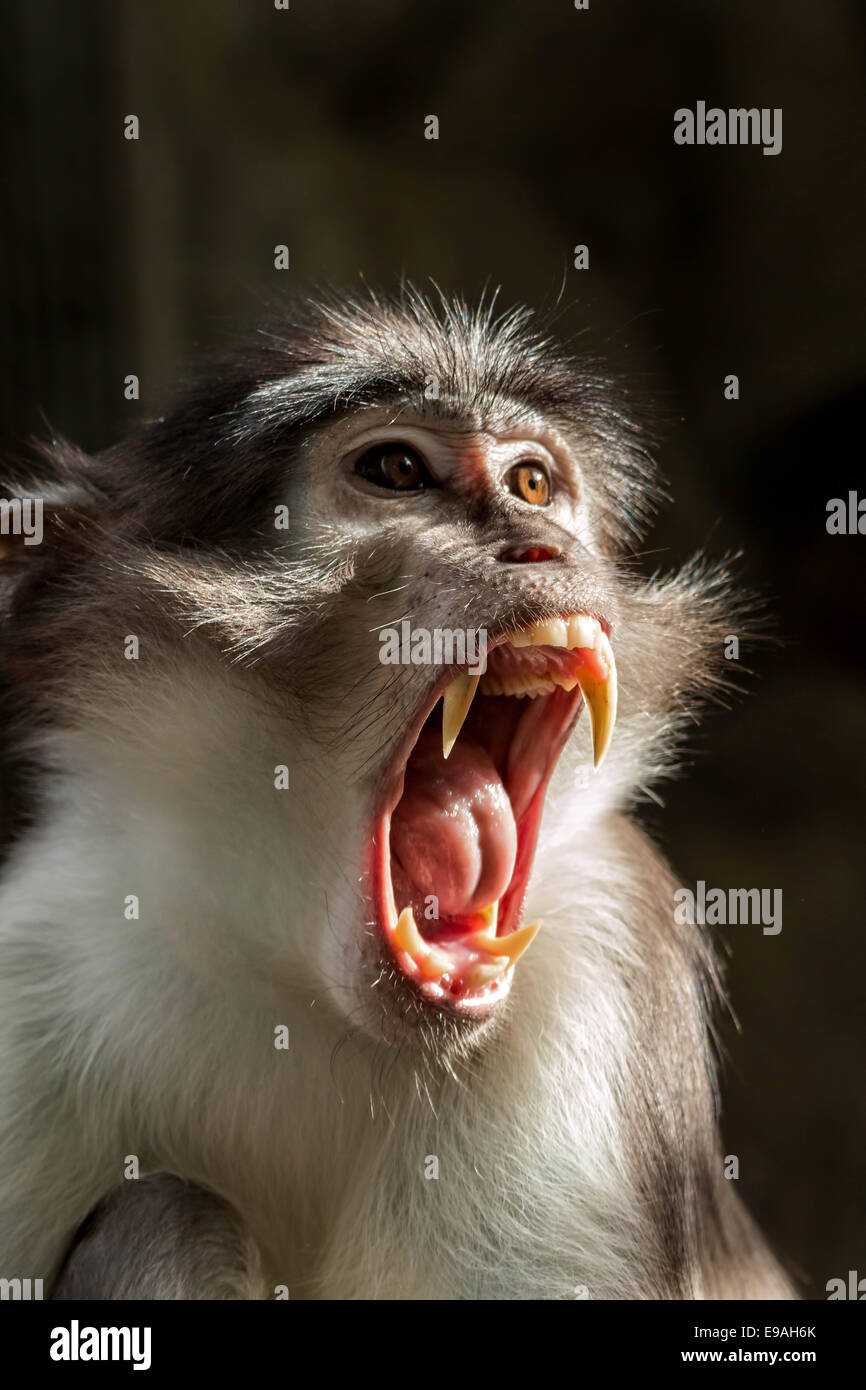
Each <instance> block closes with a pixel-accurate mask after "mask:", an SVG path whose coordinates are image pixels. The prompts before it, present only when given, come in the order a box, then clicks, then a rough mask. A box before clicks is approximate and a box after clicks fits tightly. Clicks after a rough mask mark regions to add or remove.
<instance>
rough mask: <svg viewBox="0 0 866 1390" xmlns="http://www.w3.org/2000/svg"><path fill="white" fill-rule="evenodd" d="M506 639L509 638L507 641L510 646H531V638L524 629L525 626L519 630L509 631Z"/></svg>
mask: <svg viewBox="0 0 866 1390" xmlns="http://www.w3.org/2000/svg"><path fill="white" fill-rule="evenodd" d="M508 640H509V642H510V643H511V645H512V647H531V646H532V638H531V637H530V635H529V633H528V632H527V631H526V628H525V627H523V628H521V629H520V631H519V632H512V633H509V636H508Z"/></svg>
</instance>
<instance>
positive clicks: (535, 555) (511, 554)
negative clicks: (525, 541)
mask: <svg viewBox="0 0 866 1390" xmlns="http://www.w3.org/2000/svg"><path fill="white" fill-rule="evenodd" d="M561 554H562V551H561V550H559V549H558V548H557V547H556V546H555V545H512V546H509V548H508V549H507V550H503V552H502V554H501V555H500V556H499V559H500V560H501V561H502V562H503V563H504V564H506V565H538V564H540V563H541V562H542V561H543V560H555V559H556V558H557V556H559V555H561Z"/></svg>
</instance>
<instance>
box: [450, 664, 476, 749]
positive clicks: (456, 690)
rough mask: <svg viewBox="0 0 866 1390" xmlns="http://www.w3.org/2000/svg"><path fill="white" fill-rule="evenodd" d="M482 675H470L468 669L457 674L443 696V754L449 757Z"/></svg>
mask: <svg viewBox="0 0 866 1390" xmlns="http://www.w3.org/2000/svg"><path fill="white" fill-rule="evenodd" d="M480 679H481V677H480V675H479V676H470V675H469V672H468V671H464V672H462V673H461V674H460V675H459V676H455V677H454V679H453V681H452V682H451V684H450V685H449V687H448V689H447V690H446V691H445V694H444V695H443V696H442V756H443V758H447V757H448V754H449V753H450V752H451V749H452V748H453V747H454V745H455V743H456V742H457V735H458V734H459V733H460V730H461V729H462V728H463V721H464V720H465V718H466V716H467V714H468V713H469V708H470V706H471V704H472V701H473V700H474V698H475V692H476V690H477V689H478V682H479V681H480Z"/></svg>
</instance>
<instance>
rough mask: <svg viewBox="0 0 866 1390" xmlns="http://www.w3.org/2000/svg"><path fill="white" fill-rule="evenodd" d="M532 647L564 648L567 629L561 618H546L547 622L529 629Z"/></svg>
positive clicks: (566, 642) (566, 643)
mask: <svg viewBox="0 0 866 1390" xmlns="http://www.w3.org/2000/svg"><path fill="white" fill-rule="evenodd" d="M531 637H532V645H533V647H565V646H567V645H568V629H567V628H566V626H565V623H564V622H563V621H562V619H561V618H548V619H547V622H544V623H536V624H535V626H534V627H533V628H532V629H531Z"/></svg>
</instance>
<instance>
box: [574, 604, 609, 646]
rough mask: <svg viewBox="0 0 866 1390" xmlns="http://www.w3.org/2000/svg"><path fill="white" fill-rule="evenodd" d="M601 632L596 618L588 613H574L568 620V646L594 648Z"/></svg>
mask: <svg viewBox="0 0 866 1390" xmlns="http://www.w3.org/2000/svg"><path fill="white" fill-rule="evenodd" d="M600 631H601V628H600V627H599V625H598V623H597V622H596V621H595V619H594V618H590V617H589V615H588V614H587V613H573V614H572V616H571V617H570V618H569V620H568V645H569V647H571V648H572V649H574V648H575V647H594V646H595V641H596V637H597V635H598V633H599V632H600Z"/></svg>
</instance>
